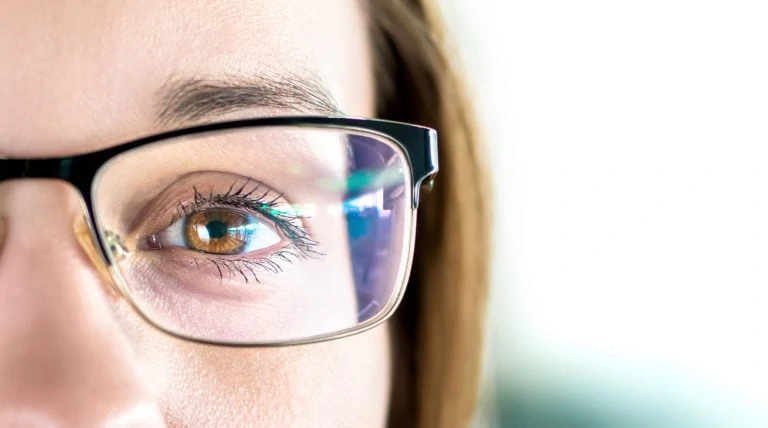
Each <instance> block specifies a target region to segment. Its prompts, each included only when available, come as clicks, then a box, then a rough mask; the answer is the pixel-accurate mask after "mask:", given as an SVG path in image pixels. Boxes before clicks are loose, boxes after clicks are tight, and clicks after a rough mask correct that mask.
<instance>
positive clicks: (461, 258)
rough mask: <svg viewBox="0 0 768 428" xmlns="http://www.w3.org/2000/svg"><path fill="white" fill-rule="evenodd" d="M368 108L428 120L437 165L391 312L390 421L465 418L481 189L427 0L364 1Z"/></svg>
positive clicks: (484, 193)
mask: <svg viewBox="0 0 768 428" xmlns="http://www.w3.org/2000/svg"><path fill="white" fill-rule="evenodd" d="M368 13H369V19H370V26H371V34H372V40H373V43H374V48H375V55H374V61H375V64H374V69H375V73H376V74H375V77H376V83H377V95H378V98H377V99H378V116H379V117H381V118H385V119H391V120H399V121H405V122H412V123H417V124H422V125H426V126H430V127H433V128H435V129H437V131H438V135H439V141H440V145H439V151H440V173H439V174H438V177H437V180H436V183H435V188H434V190H433V191H432V192H431V193H427V194H425V195H424V197H423V198H422V202H421V206H420V209H419V220H418V226H417V234H416V254H415V259H414V266H413V273H412V275H411V280H410V283H409V285H408V291H407V293H406V296H405V299H404V301H403V303H402V306H401V307H400V309H399V310H398V312H397V313H396V315H395V318H394V320H393V326H394V328H393V330H394V336H395V340H394V343H395V352H394V356H393V358H394V362H393V363H394V370H395V375H394V384H393V391H392V406H391V415H390V426H393V427H394V426H396V427H407V426H416V427H441V428H442V427H454V426H456V427H458V426H467V425H469V422H470V421H471V418H472V416H473V414H474V409H475V404H476V396H477V392H478V386H479V377H480V367H481V363H482V348H483V325H484V322H485V320H484V312H485V301H486V297H487V289H488V279H489V275H488V251H489V205H490V203H489V202H490V201H489V195H490V189H489V187H488V186H487V184H488V183H487V178H486V175H485V168H484V167H483V162H482V161H483V158H482V151H481V147H480V146H479V143H478V137H477V132H476V130H475V128H474V123H473V120H472V117H471V108H470V105H469V102H468V99H467V97H466V95H465V89H464V87H463V86H462V82H461V80H460V78H459V77H458V75H457V73H456V69H455V68H454V64H452V63H451V62H450V61H449V59H448V55H447V47H446V40H445V34H444V33H443V27H442V22H441V19H440V16H439V15H438V11H437V6H436V4H435V1H432V0H371V1H370V2H368Z"/></svg>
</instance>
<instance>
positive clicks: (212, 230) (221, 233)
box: [205, 220, 229, 239]
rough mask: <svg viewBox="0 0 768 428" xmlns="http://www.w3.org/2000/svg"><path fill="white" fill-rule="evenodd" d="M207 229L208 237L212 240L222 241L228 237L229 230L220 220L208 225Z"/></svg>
mask: <svg viewBox="0 0 768 428" xmlns="http://www.w3.org/2000/svg"><path fill="white" fill-rule="evenodd" d="M205 227H206V229H208V236H209V237H210V238H211V239H221V238H223V237H225V236H227V231H228V230H229V228H228V227H227V225H226V224H225V223H224V222H222V221H219V220H213V221H211V222H209V223H208V224H206V225H205Z"/></svg>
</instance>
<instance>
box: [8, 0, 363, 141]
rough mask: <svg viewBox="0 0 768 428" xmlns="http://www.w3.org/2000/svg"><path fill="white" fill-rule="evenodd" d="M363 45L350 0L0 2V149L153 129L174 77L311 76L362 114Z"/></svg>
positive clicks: (360, 26)
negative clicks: (163, 92) (162, 91)
mask: <svg viewBox="0 0 768 428" xmlns="http://www.w3.org/2000/svg"><path fill="white" fill-rule="evenodd" d="M367 44H368V40H367V37H366V30H365V19H364V17H363V14H362V11H361V9H360V7H359V4H358V1H357V0H313V1H304V0H280V1H275V0H230V1H216V2H193V1H177V0H109V1H103V0H67V1H61V0H31V1H24V2H19V1H15V0H0V153H10V154H18V155H29V156H32V155H47V154H57V153H64V152H72V151H73V150H75V151H79V150H80V149H81V148H82V150H83V151H84V150H88V149H91V148H93V147H94V145H96V146H98V145H103V144H105V143H110V142H111V143H117V142H121V141H122V139H128V138H133V137H135V136H139V135H141V134H145V133H147V132H150V131H151V127H152V124H153V123H154V122H155V121H154V117H153V116H154V115H155V113H156V110H157V108H156V107H157V92H158V91H159V90H160V89H161V88H162V87H163V86H164V85H166V84H167V83H168V82H169V81H170V80H173V79H175V78H209V77H210V78H220V77H225V76H235V77H248V76H249V75H251V74H261V75H264V74H268V75H282V74H288V75H302V74H306V75H308V76H311V77H312V78H313V79H314V80H317V81H319V82H322V83H323V84H324V85H325V86H326V87H327V88H328V91H329V92H330V93H331V94H332V96H333V97H334V98H336V102H337V104H338V106H339V107H340V109H342V110H344V111H346V112H348V113H350V114H355V115H369V114H371V109H372V104H373V102H372V97H373V96H372V85H371V73H370V58H369V52H368V49H367ZM251 115H252V116H253V115H255V114H251ZM115 140H117V141H115ZM87 145H90V146H88V147H87Z"/></svg>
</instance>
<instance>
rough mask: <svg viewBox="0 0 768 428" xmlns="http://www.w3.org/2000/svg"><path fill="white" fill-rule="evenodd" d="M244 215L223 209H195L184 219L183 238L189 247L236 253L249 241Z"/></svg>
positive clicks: (246, 216)
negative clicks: (194, 211) (196, 210)
mask: <svg viewBox="0 0 768 428" xmlns="http://www.w3.org/2000/svg"><path fill="white" fill-rule="evenodd" d="M251 220H252V219H251V218H250V216H248V215H246V214H242V213H239V212H237V211H232V210H225V209H209V210H204V211H198V212H196V213H194V214H192V215H190V216H189V217H187V219H186V221H185V222H184V237H185V238H186V241H187V242H186V244H187V245H188V246H189V248H190V249H192V250H195V251H200V252H204V253H210V254H238V253H241V252H242V250H243V248H245V246H246V245H247V244H248V238H249V236H248V235H249V233H248V227H247V226H248V224H249V221H251Z"/></svg>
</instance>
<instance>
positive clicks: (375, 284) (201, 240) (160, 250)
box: [92, 126, 413, 344]
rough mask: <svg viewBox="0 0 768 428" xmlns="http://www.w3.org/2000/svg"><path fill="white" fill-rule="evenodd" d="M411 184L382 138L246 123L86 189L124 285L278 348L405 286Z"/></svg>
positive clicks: (103, 172) (187, 322)
mask: <svg viewBox="0 0 768 428" xmlns="http://www.w3.org/2000/svg"><path fill="white" fill-rule="evenodd" d="M411 192H412V179H411V174H410V171H409V170H408V162H407V160H406V157H405V155H404V153H403V151H402V150H401V149H400V148H399V147H398V146H397V145H396V144H395V143H394V142H392V141H391V140H389V139H388V138H386V137H383V136H379V135H377V134H373V133H368V132H365V131H355V130H349V129H337V128H325V127H300V126H279V127H278V126H275V127H250V128H242V129H230V130H225V131H217V132H208V133H204V134H197V135H192V136H185V137H180V138H176V139H171V140H167V141H161V142H157V143H153V144H149V145H145V146H142V147H139V148H137V149H134V150H131V151H127V152H125V153H123V154H121V155H119V156H117V157H115V158H113V159H112V160H110V161H109V162H108V163H106V164H105V165H104V166H103V167H102V168H101V169H100V170H99V172H98V174H97V177H96V180H95V181H94V185H93V189H92V201H93V209H94V220H95V226H96V229H97V232H98V233H99V234H100V235H101V238H102V240H103V241H104V242H105V243H106V246H107V252H108V255H109V257H110V259H111V261H112V263H113V266H114V267H115V273H116V275H117V276H118V280H119V283H120V286H121V287H122V288H123V289H124V291H125V293H126V294H127V295H128V298H129V300H130V301H131V302H132V303H133V304H134V305H135V307H136V308H137V309H138V310H139V311H140V312H141V313H142V314H143V315H144V316H145V317H146V318H147V319H149V320H150V321H151V322H153V323H155V324H156V325H157V326H159V327H160V328H162V329H165V330H167V331H169V332H172V333H174V334H177V335H181V336H184V337H188V338H193V339H198V340H204V341H212V342H221V343H224V342H227V343H234V344H238V343H242V344H246V343H247V344H251V343H254V344H256V343H266V344H268V343H278V342H290V341H301V340H307V339H310V338H317V337H325V336H329V335H333V334H336V333H340V332H345V331H348V330H350V329H354V328H356V327H359V326H361V325H363V324H365V323H369V322H373V321H375V320H377V319H378V318H380V317H382V316H384V315H385V314H388V313H389V312H391V310H392V309H393V307H394V305H395V304H396V301H397V299H398V297H399V295H400V293H401V291H402V290H401V283H402V282H403V278H404V277H405V269H406V266H407V260H406V259H407V256H408V253H409V249H410V243H411V238H412V237H411V233H412V232H411V224H412V216H413V210H412V206H411V200H412V199H411V198H412V196H411Z"/></svg>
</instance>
